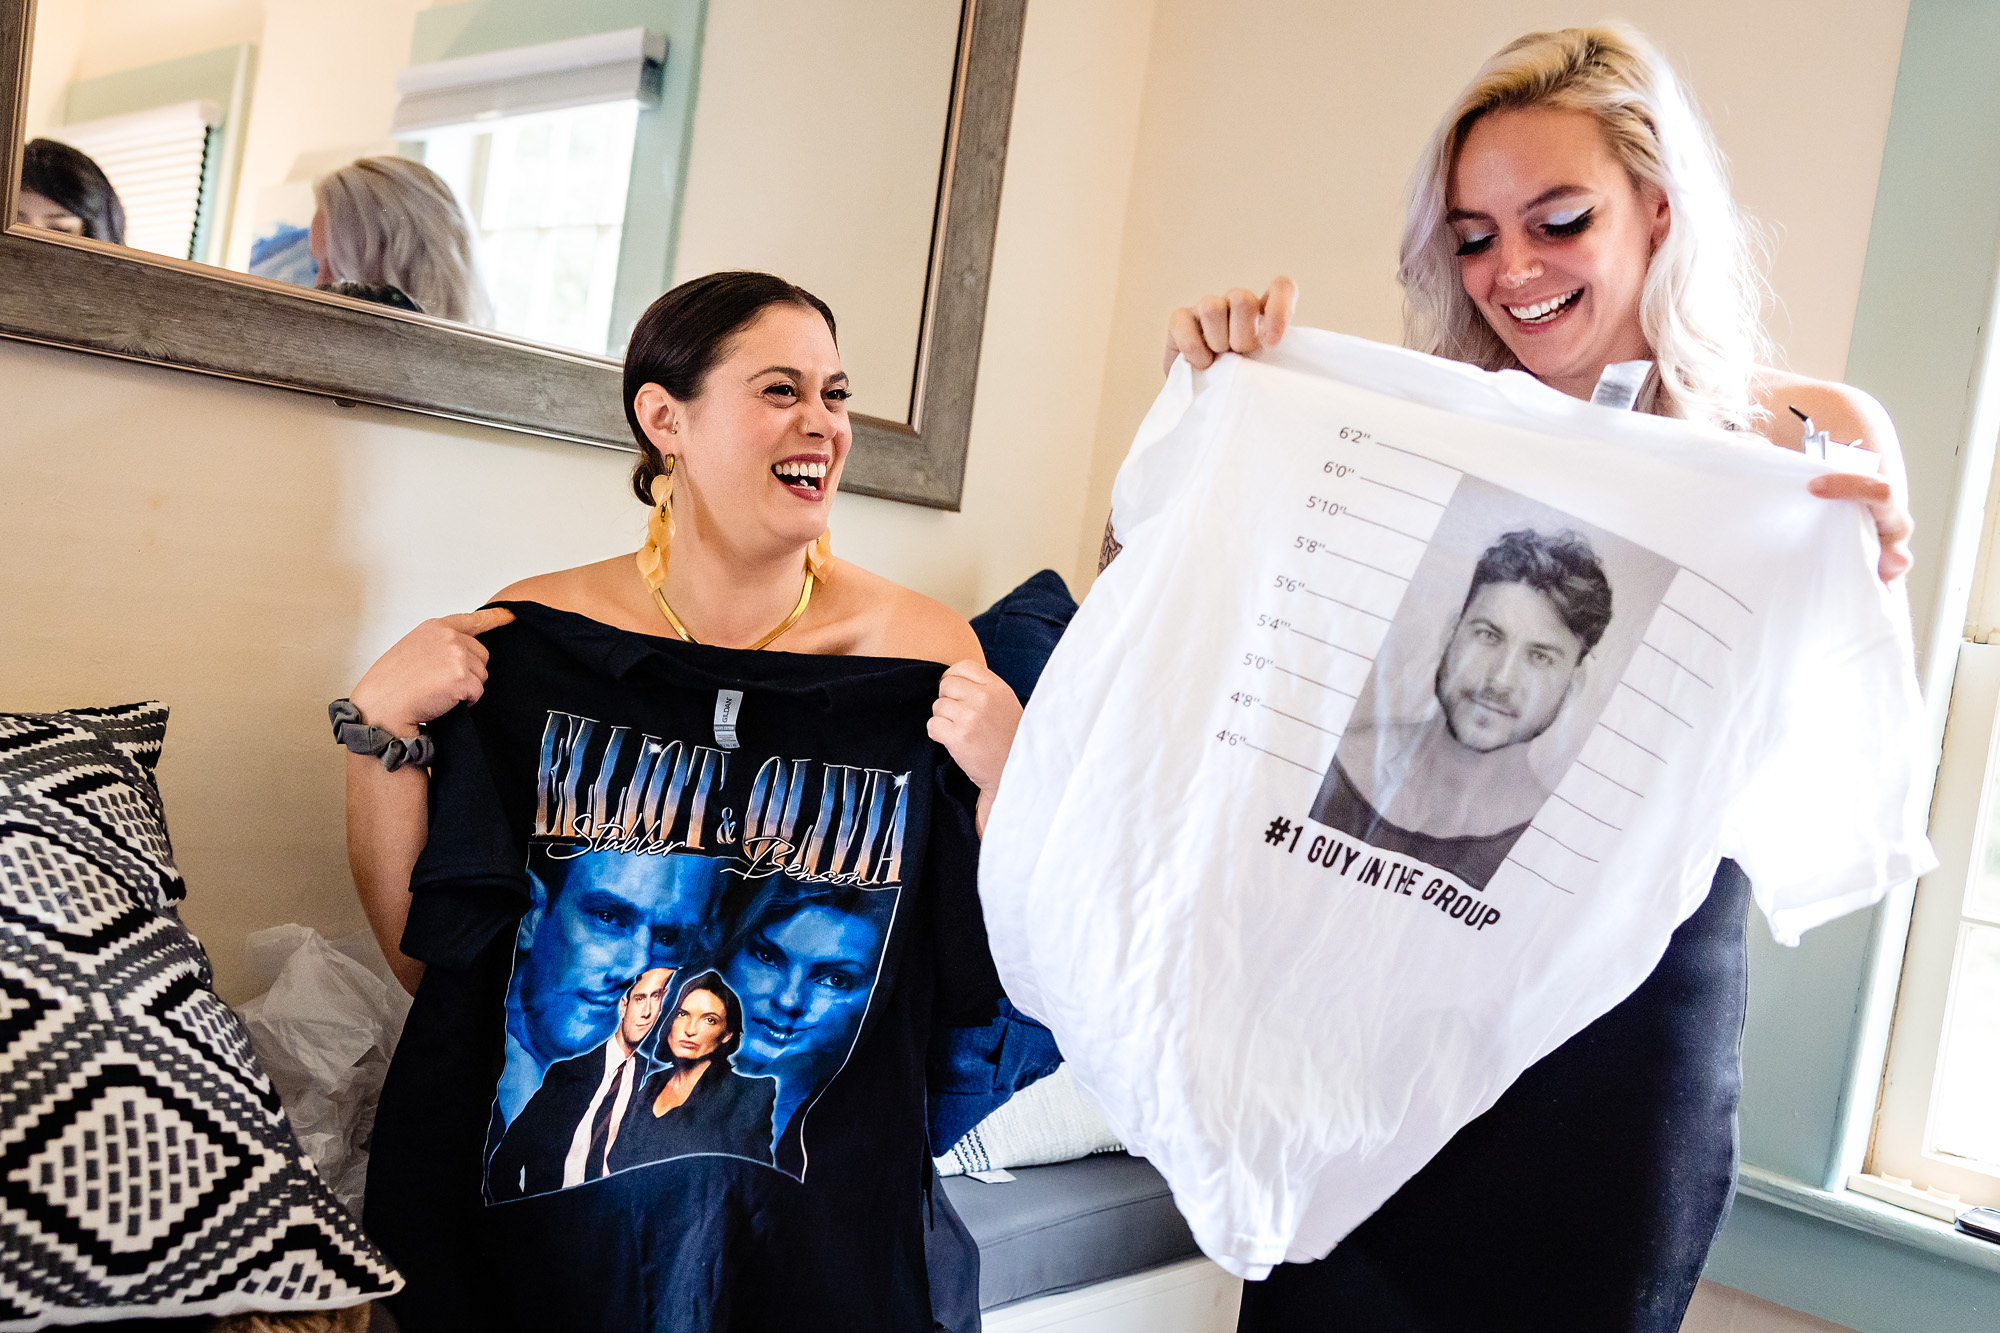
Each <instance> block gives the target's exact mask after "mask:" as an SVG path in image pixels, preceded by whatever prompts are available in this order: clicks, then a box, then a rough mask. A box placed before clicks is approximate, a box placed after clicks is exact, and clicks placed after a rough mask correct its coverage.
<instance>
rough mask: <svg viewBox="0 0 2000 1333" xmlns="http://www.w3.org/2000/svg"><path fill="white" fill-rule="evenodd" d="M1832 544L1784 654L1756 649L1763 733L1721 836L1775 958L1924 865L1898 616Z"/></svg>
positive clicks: (1911, 707) (1913, 721)
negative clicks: (1762, 674) (1764, 662)
mask: <svg viewBox="0 0 2000 1333" xmlns="http://www.w3.org/2000/svg"><path fill="white" fill-rule="evenodd" d="M1834 545H1835V546H1836V549H1837V551H1838V553H1839V558H1838V559H1836V560H1828V561H1823V562H1821V564H1820V565H1819V566H1817V567H1816V568H1814V569H1813V570H1812V571H1811V572H1810V573H1809V574H1808V576H1807V579H1806V581H1805V584H1804V586H1803V588H1802V590H1801V591H1802V595H1801V598H1800V605H1801V608H1802V611H1803V616H1802V618H1801V619H1800V620H1798V621H1796V622H1792V623H1795V624H1798V625H1800V626H1802V627H1803V629H1804V632H1803V633H1801V634H1800V635H1799V636H1798V638H1797V640H1796V642H1795V643H1794V644H1793V645H1789V647H1790V651H1775V650H1773V648H1772V647H1771V646H1769V645H1767V654H1768V655H1769V656H1770V657H1771V659H1772V662H1771V665H1769V666H1767V667H1765V668H1764V669H1765V670H1767V671H1769V672H1771V673H1772V676H1771V679H1769V680H1768V681H1767V682H1765V686H1764V688H1765V689H1767V690H1770V691H1773V692H1774V694H1773V696H1772V707H1771V709H1770V711H1769V716H1770V717H1771V719H1772V728H1773V731H1772V735H1771V736H1770V737H1769V740H1768V743H1767V744H1766V745H1765V746H1764V747H1762V749H1763V753H1764V758H1763V760H1762V762H1761V763H1760V764H1759V765H1758V766H1757V767H1756V768H1755V769H1754V770H1753V771H1752V772H1751V774H1750V779H1749V782H1748V783H1747V784H1746V785H1745V787H1744V788H1743V790H1742V792H1741V794H1740V795H1739V796H1738V798H1737V800H1736V802H1735V804H1734V805H1733V806H1732V807H1731V809H1730V812H1729V814H1728V817H1727V818H1726V820H1725V822H1724V826H1723V847H1722V851H1723V854H1724V855H1725V856H1729V857H1733V858H1734V859H1735V860H1736V862H1737V864H1739V865H1740V866H1742V867H1743V870H1744V872H1745V873H1746V874H1748V875H1749V877H1750V885H1751V890H1752V893H1753V895H1754V896H1755V898H1756V900H1757V905H1758V906H1759V907H1760V908H1761V909H1762V910H1763V912H1764V917H1765V920H1766V921H1768V922H1769V923H1770V927H1771V934H1772V935H1773V937H1775V938H1776V939H1777V940H1778V942H1779V943H1781V944H1788V945H1791V944H1797V943H1798V942H1799V936H1800V935H1801V934H1803V933H1804V932H1805V931H1807V930H1810V929H1811V928H1812V927H1814V926H1817V925H1820V924H1821V923H1823V922H1826V921H1831V920H1833V919H1834V918H1835V917H1838V916H1842V915H1845V914H1846V913H1848V912H1851V911H1855V910H1857V909H1859V908H1863V907H1867V906H1869V905H1871V904H1873V903H1875V902H1876V901H1878V900H1879V899H1880V898H1881V897H1882V895H1883V894H1884V893H1885V892H1887V891H1888V889H1889V888H1890V887H1891V886H1893V885H1896V884H1900V883H1903V882H1905V881H1908V880H1911V879H1914V878H1916V877H1917V876H1919V875H1921V874H1923V873H1924V872H1926V871H1927V870H1929V869H1930V868H1931V867H1933V866H1934V865H1936V864H1937V858H1936V857H1935V856H1934V855H1933V854H1932V852H1931V846H1930V841H1929V839H1928V838H1927V836H1926V832H1925V830H1926V824H1927V822H1928V807H1929V792H1930V786H1929V782H1928V780H1927V777H1928V774H1929V772H1930V767H1931V761H1930V756H1929V754H1928V742H1927V737H1928V726H1927V724H1926V719H1925V712H1924V706H1923V700H1922V698H1921V696H1920V695H1919V694H1918V691H1917V680H1916V668H1915V665H1914V655H1913V653H1912V650H1911V640H1910V622H1909V613H1908V610H1907V608H1906V607H1905V606H1904V605H1903V604H1902V602H1901V600H1900V599H1899V598H1898V597H1897V596H1896V595H1895V594H1893V593H1891V592H1890V591H1889V590H1887V589H1885V588H1884V587H1883V586H1882V585H1881V583H1880V582H1879V581H1877V580H1876V578H1875V576H1874V565H1875V562H1874V560H1873V559H1872V558H1870V559H1865V560H1864V559H1861V558H1860V557H1859V556H1854V557H1850V556H1849V555H1848V554H1847V548H1846V547H1845V544H1844V543H1837V544H1834ZM1864 545H1872V543H1867V542H1864Z"/></svg>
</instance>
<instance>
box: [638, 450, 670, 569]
mask: <svg viewBox="0 0 2000 1333" xmlns="http://www.w3.org/2000/svg"><path fill="white" fill-rule="evenodd" d="M651 490H652V493H653V507H652V509H651V510H649V511H648V512H647V514H646V544H645V545H644V546H642V547H640V548H639V556H638V560H639V577H640V578H642V579H644V580H646V586H647V587H649V588H651V589H653V590H654V591H655V592H658V591H659V588H660V584H661V583H662V582H663V581H664V580H665V579H666V577H667V554H668V552H669V550H670V549H671V548H672V547H673V543H674V506H673V500H674V456H673V455H672V454H668V455H667V456H666V459H665V467H663V468H662V469H661V471H660V474H659V475H658V476H656V477H654V478H653V484H652V487H651Z"/></svg>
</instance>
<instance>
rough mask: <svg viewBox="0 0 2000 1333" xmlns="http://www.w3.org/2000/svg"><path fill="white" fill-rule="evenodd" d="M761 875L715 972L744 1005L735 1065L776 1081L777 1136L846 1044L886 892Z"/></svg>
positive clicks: (864, 993)
mask: <svg viewBox="0 0 2000 1333" xmlns="http://www.w3.org/2000/svg"><path fill="white" fill-rule="evenodd" d="M765 884H766V889H765V891H764V892H763V893H762V894H760V895H759V897H758V899H757V900H755V901H754V902H753V903H752V905H751V907H750V908H749V909H748V911H747V913H746V919H745V924H744V925H743V927H742V928H741V929H740V930H739V931H738V933H737V939H736V941H735V943H734V947H733V948H731V949H729V950H728V951H726V952H725V953H724V955H723V962H722V972H723V975H725V976H727V977H728V978H729V982H730V984H731V985H732V986H734V987H735V988H736V990H737V992H738V993H739V994H740V995H742V996H743V998H744V1002H745V1007H746V1009H747V1013H746V1016H745V1022H744V1026H743V1050H742V1052H741V1053H740V1054H739V1055H738V1056H737V1057H736V1067H737V1068H738V1069H741V1070H743V1071H744V1072H745V1073H751V1074H768V1075H771V1076H773V1077H775V1078H776V1079H777V1080H778V1102H777V1127H778V1131H779V1133H780V1134H781V1135H782V1134H783V1132H784V1131H785V1129H786V1127H788V1126H789V1125H790V1124H791V1121H792V1116H793V1114H794V1113H795V1112H796V1111H797V1110H798V1108H799V1107H800V1106H801V1105H802V1104H803V1103H804V1102H805V1100H806V1099H807V1098H808V1097H810V1096H811V1095H812V1093H813V1090H814V1089H815V1088H817V1087H818V1086H819V1085H820V1084H821V1083H822V1082H823V1081H824V1080H825V1079H826V1078H827V1077H828V1076H830V1075H831V1074H832V1073H833V1072H834V1071H835V1070H837V1069H838V1068H839V1067H840V1062H841V1061H842V1059H844V1058H845V1056H846V1054H847V1052H848V1050H849V1049H850V1048H851V1047H852V1046H853V1045H854V1037H855V1034H856V1032H858V1031H859V1029H860V1026H861V1018H862V1015H863V1014H864V1013H866V1012H867V1009H868V995H869V990H870V987H871V986H872V985H873V984H874V981H875V972H876V966H877V963H878V961H879V960H880V958H881V954H882V937H883V934H884V930H883V926H884V922H885V917H886V913H887V909H888V908H889V907H890V906H891V905H892V902H893V899H892V898H891V897H890V896H889V895H886V894H882V893H870V892H869V891H868V890H866V889H857V888H853V887H851V886H841V885H826V884H801V883H799V882H797V881H795V880H790V879H785V878H784V877H782V876H777V875H774V876H772V877H771V878H770V879H769V880H767V881H765Z"/></svg>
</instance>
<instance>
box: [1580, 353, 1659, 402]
mask: <svg viewBox="0 0 2000 1333" xmlns="http://www.w3.org/2000/svg"><path fill="white" fill-rule="evenodd" d="M1652 373H1653V363H1652V362H1650V361H1614V362H1612V363H1611V364H1610V365H1608V366H1606V367H1605V368H1604V373H1603V374H1602V375H1599V376H1598V377H1597V387H1596V388H1595V389H1592V390H1591V391H1590V401H1591V402H1593V403H1596V404H1597V405H1598V406H1599V407H1613V408H1616V409H1618V410H1619V411H1620V412H1629V411H1631V410H1632V409H1633V408H1634V407H1635V406H1637V405H1638V402H1639V394H1640V392H1641V391H1642V390H1644V389H1645V387H1646V377H1647V376H1648V375H1650V374H1652Z"/></svg>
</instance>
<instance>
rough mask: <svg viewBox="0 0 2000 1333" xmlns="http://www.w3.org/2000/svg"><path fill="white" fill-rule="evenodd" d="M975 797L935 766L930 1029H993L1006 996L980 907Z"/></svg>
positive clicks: (928, 868)
mask: <svg viewBox="0 0 2000 1333" xmlns="http://www.w3.org/2000/svg"><path fill="white" fill-rule="evenodd" d="M978 795H979V792H978V789H977V788H976V787H974V786H973V785H972V780H971V779H970V778H968V777H966V776H965V774H964V773H963V772H961V771H960V770H959V768H958V766H957V765H956V764H953V763H951V762H950V761H949V760H944V761H941V762H940V763H939V765H938V770H937V782H936V789H935V790H934V791H933V792H932V793H931V831H930V838H929V841H928V844H927V850H926V852H925V864H924V879H925V881H926V884H927V886H928V889H929V893H930V899H931V917H930V924H931V940H930V943H931V956H932V958H933V959H934V960H935V962H934V965H935V969H936V970H935V972H934V976H935V977H936V983H935V984H936V993H935V995H934V996H933V998H932V1007H931V1025H932V1026H933V1027H963V1026H969V1025H974V1024H981V1023H986V1022H990V1021H991V1020H992V1018H993V1016H994V1014H995V1013H996V1012H997V1011H998V1007H999V1003H1000V998H1001V996H1002V995H1004V994H1005V992H1004V991H1003V990H1002V989H1001V987H1000V976H999V973H998V972H997V971H995V969H994V967H993V950H992V948H991V947H990V946H989V945H988V944H987V942H986V918H985V917H984V916H983V915H982V914H981V912H980V908H979V829H978V825H977V823H976V821H975V819H974V815H973V811H974V809H975V803H976V801H977V800H978Z"/></svg>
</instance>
